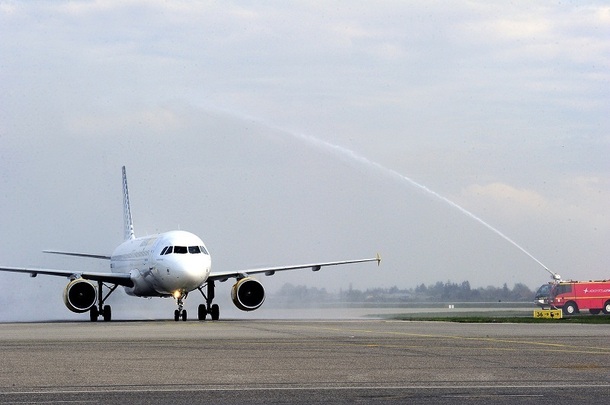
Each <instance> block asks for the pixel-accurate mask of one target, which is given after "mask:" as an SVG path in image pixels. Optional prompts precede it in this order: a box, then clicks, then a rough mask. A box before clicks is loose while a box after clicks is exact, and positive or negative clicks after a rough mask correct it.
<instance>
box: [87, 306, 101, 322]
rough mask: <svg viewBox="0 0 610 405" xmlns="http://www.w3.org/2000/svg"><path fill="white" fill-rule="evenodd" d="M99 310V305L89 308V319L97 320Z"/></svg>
mask: <svg viewBox="0 0 610 405" xmlns="http://www.w3.org/2000/svg"><path fill="white" fill-rule="evenodd" d="M99 315H100V314H99V311H98V310H97V307H96V306H95V305H94V306H92V307H91V309H90V310H89V319H91V322H97V317H98V316H99Z"/></svg>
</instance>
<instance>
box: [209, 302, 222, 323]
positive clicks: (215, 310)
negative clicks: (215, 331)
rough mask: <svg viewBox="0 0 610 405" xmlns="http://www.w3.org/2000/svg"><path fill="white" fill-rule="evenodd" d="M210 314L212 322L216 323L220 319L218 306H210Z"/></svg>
mask: <svg viewBox="0 0 610 405" xmlns="http://www.w3.org/2000/svg"><path fill="white" fill-rule="evenodd" d="M211 312H212V320H213V321H217V320H218V319H219V318H220V308H219V307H218V304H214V305H212V308H211Z"/></svg>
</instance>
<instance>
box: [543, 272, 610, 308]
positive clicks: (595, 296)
mask: <svg viewBox="0 0 610 405" xmlns="http://www.w3.org/2000/svg"><path fill="white" fill-rule="evenodd" d="M534 302H535V303H536V304H537V305H539V306H540V307H542V308H545V307H550V308H561V309H562V310H563V313H564V314H565V315H574V314H577V313H578V312H580V311H581V310H586V309H588V310H589V312H590V313H591V314H593V315H597V314H599V313H600V312H603V313H604V314H610V280H600V281H559V282H551V283H547V284H543V285H542V286H541V287H540V288H539V289H538V291H537V292H536V298H535V299H534Z"/></svg>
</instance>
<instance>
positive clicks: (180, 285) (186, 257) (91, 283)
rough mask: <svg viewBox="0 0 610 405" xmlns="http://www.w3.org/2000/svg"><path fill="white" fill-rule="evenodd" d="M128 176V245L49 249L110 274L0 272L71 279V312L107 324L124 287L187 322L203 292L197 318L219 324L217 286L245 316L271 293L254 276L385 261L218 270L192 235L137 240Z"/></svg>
mask: <svg viewBox="0 0 610 405" xmlns="http://www.w3.org/2000/svg"><path fill="white" fill-rule="evenodd" d="M122 172H123V222H124V241H123V243H121V244H120V245H119V246H118V247H117V248H116V249H115V250H114V252H113V253H112V254H111V255H97V254H88V253H77V252H65V251H56V250H45V251H44V252H45V253H51V254H58V255H67V256H77V257H86V258H91V259H101V260H107V261H110V272H90V271H74V270H52V269H42V268H18V267H0V271H7V272H17V273H28V274H29V275H30V277H36V276H38V275H39V274H43V275H49V276H62V277H67V278H68V279H69V280H70V281H69V282H68V285H67V286H66V287H65V289H64V293H63V299H64V303H65V305H66V307H67V308H68V309H69V310H70V311H72V312H75V313H84V312H87V311H89V315H90V320H91V321H92V322H96V321H97V320H98V318H99V317H102V318H103V319H104V321H110V320H111V319H112V310H111V307H110V305H106V304H105V303H106V301H107V300H108V297H109V296H110V295H111V294H112V293H113V292H114V291H115V290H116V289H117V288H118V287H119V286H121V287H123V288H124V290H125V292H126V293H127V295H130V296H135V297H146V298H148V297H173V298H174V299H175V300H176V304H177V305H178V308H177V309H176V310H175V311H174V320H175V321H179V320H180V319H181V320H182V321H186V320H187V311H186V310H185V309H184V300H185V299H186V297H187V296H188V294H189V293H190V292H193V291H195V290H197V291H199V292H200V293H201V295H202V296H203V299H204V301H205V304H200V305H199V306H198V311H197V312H198V313H197V318H198V320H200V321H204V320H205V319H206V317H207V316H208V315H210V317H211V319H212V320H218V319H219V317H220V309H219V307H218V305H217V304H214V303H213V301H214V298H215V287H216V282H224V281H227V280H228V279H235V280H236V281H235V284H234V285H233V287H232V288H231V299H232V301H233V303H234V304H235V306H236V307H237V308H239V309H240V310H242V311H254V310H255V309H258V308H259V307H260V306H261V305H262V304H263V302H264V301H265V289H264V287H263V285H262V284H261V283H260V282H259V281H258V280H257V279H255V278H253V277H252V275H253V274H265V275H266V276H271V275H273V274H275V273H276V272H279V271H286V270H298V269H311V270H313V271H319V270H320V269H321V268H322V267H329V266H338V265H343V264H354V263H364V262H377V265H379V264H380V262H381V257H380V256H379V254H377V256H376V257H374V258H368V259H356V260H341V261H334V262H324V263H312V264H297V265H290V266H277V267H266V268H255V269H250V270H238V271H220V272H213V271H212V260H211V256H210V253H209V250H208V249H207V247H206V245H205V244H204V243H203V241H202V240H201V239H200V238H199V237H198V236H197V235H195V234H193V233H190V232H186V231H181V230H178V231H169V232H164V233H159V234H155V235H149V236H144V237H139V238H136V236H135V233H134V226H133V219H132V216H131V207H130V203H129V189H128V187H127V174H126V170H125V166H123V167H122Z"/></svg>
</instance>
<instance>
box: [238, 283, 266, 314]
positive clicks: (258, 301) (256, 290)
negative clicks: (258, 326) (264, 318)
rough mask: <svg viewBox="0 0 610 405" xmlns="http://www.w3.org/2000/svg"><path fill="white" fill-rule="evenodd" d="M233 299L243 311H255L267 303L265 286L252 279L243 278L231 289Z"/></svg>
mask: <svg viewBox="0 0 610 405" xmlns="http://www.w3.org/2000/svg"><path fill="white" fill-rule="evenodd" d="M231 299H232V300H233V303H234V304H235V306H236V307H237V308H239V309H241V310H242V311H254V310H255V309H257V308H258V307H260V306H261V305H263V302H264V301H265V289H264V288H263V285H262V284H261V283H260V282H259V281H258V280H256V279H254V278H252V277H246V278H242V279H241V280H238V281H237V283H235V284H234V285H233V288H231Z"/></svg>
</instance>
